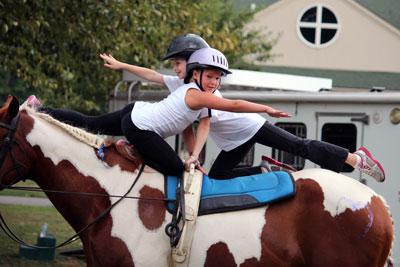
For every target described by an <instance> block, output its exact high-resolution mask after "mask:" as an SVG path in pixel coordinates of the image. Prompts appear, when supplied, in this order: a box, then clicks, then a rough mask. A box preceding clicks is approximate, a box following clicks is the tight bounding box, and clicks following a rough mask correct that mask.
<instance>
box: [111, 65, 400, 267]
mask: <svg viewBox="0 0 400 267" xmlns="http://www.w3.org/2000/svg"><path fill="white" fill-rule="evenodd" d="M236 74H237V76H239V77H240V75H243V76H242V78H243V77H250V78H248V79H247V82H243V79H246V78H243V79H238V80H236V81H235V80H234V79H235V78H231V79H229V80H225V81H224V82H223V85H222V88H221V93H222V95H223V96H224V97H225V98H228V99H245V100H249V101H253V102H257V103H263V104H267V105H271V106H273V107H274V108H278V109H280V110H283V111H286V112H289V113H290V114H292V117H290V118H280V119H276V118H271V117H267V120H268V121H269V122H270V123H273V124H276V125H277V126H279V127H282V128H284V129H286V130H287V131H289V132H291V133H293V134H295V135H298V136H300V137H304V138H308V139H316V140H322V141H326V142H330V143H334V144H337V145H340V146H342V147H346V148H348V149H349V150H350V151H355V150H356V149H357V148H358V147H360V146H367V147H368V149H369V150H371V151H372V152H373V154H374V155H375V156H376V158H377V159H379V161H380V162H381V163H382V165H383V167H384V169H385V171H386V181H385V182H384V183H378V182H376V181H375V180H374V179H372V178H371V177H367V176H365V175H362V174H360V173H359V172H358V171H355V170H353V168H351V167H349V166H348V167H345V168H344V169H343V173H344V174H345V175H347V176H350V177H352V178H354V179H357V180H359V181H360V182H362V183H365V184H367V185H368V186H370V187H371V188H372V189H374V190H375V191H376V192H377V193H379V194H381V195H382V196H383V197H384V198H385V199H386V201H387V203H388V205H389V206H390V209H391V212H392V216H393V219H394V222H395V233H396V236H397V237H399V236H400V232H399V231H400V230H399V229H400V182H399V178H398V177H397V176H399V173H400V167H399V166H400V164H399V156H398V154H399V153H400V124H399V123H400V92H396V91H392V92H389V91H385V90H381V89H379V90H372V91H370V90H366V89H365V90H346V91H344V90H341V91H339V90H335V89H332V81H331V80H330V79H319V78H311V77H300V76H297V77H296V76H293V75H279V74H273V75H272V76H265V74H263V75H261V76H251V75H254V74H252V73H251V72H247V71H237V72H236ZM232 77H235V71H234V74H233V75H232ZM267 77H268V79H265V78H267ZM285 81H288V82H285ZM142 82H143V80H141V79H139V78H138V77H136V76H134V75H132V74H129V73H127V72H124V73H123V80H122V81H120V82H119V83H118V84H117V86H116V87H115V89H114V92H113V93H112V94H111V97H110V102H109V109H110V111H112V110H116V109H119V108H122V107H123V106H124V105H126V104H127V103H129V102H132V101H136V100H145V101H159V100H161V99H163V98H164V97H165V96H167V95H168V91H167V90H160V89H158V90H154V89H150V90H149V89H147V90H142V89H140V87H142V86H141V85H146V84H145V83H142ZM307 83H308V84H309V85H310V87H309V88H311V90H308V89H307V86H304V85H307ZM257 84H262V85H263V86H256V85H257ZM123 85H125V86H123ZM150 87H151V86H150ZM121 88H124V89H121ZM265 115H266V114H263V116H265ZM167 141H168V143H169V144H170V145H171V146H172V147H173V148H174V149H176V150H177V151H178V153H179V154H180V155H183V154H182V153H184V152H183V151H184V149H183V142H182V138H181V137H180V136H176V137H170V138H168V139H167ZM218 153H219V149H218V148H217V146H216V145H215V143H214V142H213V141H212V140H211V139H210V138H209V139H208V140H207V143H206V146H205V149H204V151H203V157H204V159H203V160H204V163H203V167H204V168H205V169H206V170H207V169H209V168H210V166H211V165H212V163H213V161H214V160H215V158H216V157H217V155H218ZM262 155H268V156H270V157H273V158H275V159H277V160H279V161H282V162H284V163H288V164H291V165H294V166H295V167H296V168H298V169H303V168H314V167H318V166H316V165H315V164H314V163H312V162H310V161H308V160H304V159H303V158H301V157H297V156H293V155H291V154H289V153H286V152H284V151H279V150H277V149H273V148H270V147H265V146H262V145H255V146H254V147H253V148H252V149H251V150H250V151H249V153H248V155H247V156H246V158H245V159H244V160H243V161H242V162H241V165H242V166H255V165H258V164H259V163H260V159H261V156H262ZM323 156H324V155H321V157H323ZM393 252H394V255H393V257H394V260H395V263H396V264H398V265H396V264H395V266H400V243H399V242H398V241H395V245H394V247H393Z"/></svg>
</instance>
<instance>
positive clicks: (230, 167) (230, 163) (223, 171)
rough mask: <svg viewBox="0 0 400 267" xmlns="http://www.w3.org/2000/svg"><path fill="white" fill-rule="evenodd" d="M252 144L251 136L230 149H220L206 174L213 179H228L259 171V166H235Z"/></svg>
mask: <svg viewBox="0 0 400 267" xmlns="http://www.w3.org/2000/svg"><path fill="white" fill-rule="evenodd" d="M253 145H254V140H253V138H251V139H250V140H249V141H247V142H246V143H244V144H242V145H240V146H238V147H237V148H235V149H232V150H231V151H221V152H220V153H219V155H218V157H217V158H216V159H215V161H214V163H213V165H212V166H211V169H210V172H209V173H208V176H209V177H211V178H214V179H229V178H234V177H238V176H246V175H252V174H257V173H261V167H260V166H257V167H245V168H235V167H236V166H237V165H238V164H239V162H240V161H241V160H242V159H243V158H244V157H245V156H246V154H247V152H249V150H250V148H251V147H252V146H253Z"/></svg>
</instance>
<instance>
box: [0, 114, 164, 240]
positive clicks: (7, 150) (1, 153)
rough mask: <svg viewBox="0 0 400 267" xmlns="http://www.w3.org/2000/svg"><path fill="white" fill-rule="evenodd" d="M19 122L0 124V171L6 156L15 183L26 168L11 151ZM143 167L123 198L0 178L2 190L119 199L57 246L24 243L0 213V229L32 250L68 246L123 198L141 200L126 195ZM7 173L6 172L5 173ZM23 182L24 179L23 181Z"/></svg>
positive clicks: (17, 118) (18, 117)
mask: <svg viewBox="0 0 400 267" xmlns="http://www.w3.org/2000/svg"><path fill="white" fill-rule="evenodd" d="M19 120H20V114H19V113H18V114H17V115H16V116H15V117H14V118H13V119H12V120H11V123H10V124H6V123H3V122H0V127H1V128H5V129H7V130H8V132H7V133H6V136H5V137H4V139H3V141H2V143H1V146H0V170H1V169H2V167H3V164H4V161H5V158H6V156H7V155H10V156H11V159H12V163H13V167H14V169H12V170H11V171H13V170H14V171H16V172H17V174H18V175H17V178H16V181H18V178H21V177H23V175H21V171H20V168H21V167H26V166H24V165H23V164H21V163H19V162H18V161H17V160H16V158H15V156H14V154H13V151H12V145H14V144H16V145H17V146H18V147H19V148H21V147H20V145H19V143H18V142H16V141H15V140H14V134H15V132H16V129H17V127H18V123H19ZM144 167H145V165H144V164H142V166H141V167H140V170H139V172H138V174H137V176H136V178H135V180H134V181H133V183H132V185H131V187H130V188H129V189H128V191H127V192H126V193H125V194H124V195H123V196H115V195H111V196H110V195H106V194H98V193H88V192H86V193H85V192H82V193H81V192H65V191H56V190H43V189H40V188H33V187H32V188H29V187H13V186H12V184H13V183H11V184H10V185H4V184H2V183H1V180H2V179H1V178H2V177H0V186H1V188H2V189H4V188H8V189H16V190H31V191H42V192H50V193H59V194H73V195H82V196H96V197H118V198H119V199H118V200H117V201H116V202H115V203H113V204H112V205H110V206H109V207H108V208H106V209H105V210H104V211H103V212H102V213H101V214H100V215H99V216H97V217H96V218H95V219H93V221H91V222H90V223H89V224H88V225H86V226H85V227H83V228H82V229H81V230H79V231H78V232H77V233H76V234H75V235H73V236H72V237H70V238H68V239H67V240H66V241H64V242H62V243H61V244H59V245H56V246H49V247H47V246H35V245H30V244H27V243H26V242H24V241H23V240H22V239H21V238H19V237H18V236H17V235H16V234H15V233H14V232H13V231H12V230H11V229H10V227H9V226H8V225H7V223H6V221H5V220H4V217H3V215H2V214H1V212H0V228H1V229H2V230H3V231H4V233H5V234H6V235H7V236H8V237H9V238H10V239H12V240H13V241H15V242H17V243H19V244H21V245H25V246H28V247H32V248H60V247H63V246H65V245H68V244H70V243H72V242H74V241H75V240H76V239H77V237H79V235H80V234H82V233H83V232H84V231H85V230H87V229H88V228H89V227H91V226H92V225H94V224H95V223H97V222H99V221H100V220H102V219H103V218H104V217H105V216H106V215H108V214H109V213H110V211H111V209H112V208H114V207H115V206H116V205H117V204H118V203H119V202H121V201H122V200H123V199H125V198H135V199H141V198H139V197H129V196H128V194H129V193H130V192H131V191H132V189H133V187H134V186H135V184H136V183H137V181H138V180H139V178H140V176H141V174H142V173H143V170H144ZM7 173H8V171H7ZM23 180H24V179H23ZM148 200H158V201H165V200H166V199H161V198H160V199H148Z"/></svg>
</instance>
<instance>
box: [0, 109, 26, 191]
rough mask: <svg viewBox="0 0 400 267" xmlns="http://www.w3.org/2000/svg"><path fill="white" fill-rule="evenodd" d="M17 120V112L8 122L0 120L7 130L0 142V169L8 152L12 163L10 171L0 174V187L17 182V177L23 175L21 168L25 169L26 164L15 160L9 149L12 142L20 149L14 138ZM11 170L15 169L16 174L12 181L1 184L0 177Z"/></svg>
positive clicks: (0, 123)
mask: <svg viewBox="0 0 400 267" xmlns="http://www.w3.org/2000/svg"><path fill="white" fill-rule="evenodd" d="M19 120H20V115H19V112H18V114H17V115H16V116H15V117H14V118H13V119H12V120H11V123H10V124H6V123H4V122H0V127H1V128H5V129H7V130H8V131H7V133H6V135H5V137H4V139H3V141H2V142H1V144H0V170H2V168H3V164H4V161H5V159H6V156H7V155H8V154H9V155H10V156H11V160H12V163H13V168H12V169H11V170H10V171H7V172H5V173H4V174H3V175H2V176H0V188H7V187H9V186H10V185H12V184H14V183H15V182H17V181H18V179H19V178H22V177H23V175H22V173H21V168H25V169H27V166H25V165H24V164H22V163H20V162H18V161H17V160H16V157H15V155H14V153H13V151H12V150H11V148H12V146H13V145H14V144H16V145H17V146H18V147H19V148H20V149H21V146H20V144H19V143H18V142H17V141H15V140H14V135H15V132H16V130H17V127H18V123H19ZM21 150H22V149H21ZM23 154H25V153H23ZM11 171H16V172H17V174H18V175H17V176H16V178H15V180H14V181H13V182H11V183H10V185H5V184H3V179H2V178H3V176H5V174H7V173H8V172H11ZM22 180H23V181H25V179H24V178H22Z"/></svg>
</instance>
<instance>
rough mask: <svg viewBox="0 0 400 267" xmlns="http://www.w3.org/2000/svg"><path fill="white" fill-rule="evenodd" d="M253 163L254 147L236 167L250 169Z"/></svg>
mask: <svg viewBox="0 0 400 267" xmlns="http://www.w3.org/2000/svg"><path fill="white" fill-rule="evenodd" d="M253 163H254V146H252V147H251V148H250V150H249V152H247V154H246V156H245V157H244V158H243V159H242V161H241V162H239V164H238V166H237V167H251V166H253Z"/></svg>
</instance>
